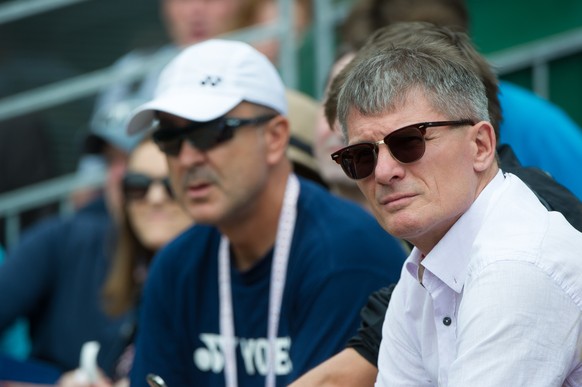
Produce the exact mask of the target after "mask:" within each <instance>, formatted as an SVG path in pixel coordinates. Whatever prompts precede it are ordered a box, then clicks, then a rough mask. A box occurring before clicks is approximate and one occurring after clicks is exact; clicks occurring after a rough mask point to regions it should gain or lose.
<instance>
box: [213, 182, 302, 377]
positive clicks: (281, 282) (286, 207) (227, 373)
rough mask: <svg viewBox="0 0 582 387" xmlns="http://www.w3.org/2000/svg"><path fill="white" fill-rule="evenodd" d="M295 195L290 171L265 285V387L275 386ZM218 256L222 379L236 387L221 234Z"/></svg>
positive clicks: (225, 253)
mask: <svg viewBox="0 0 582 387" xmlns="http://www.w3.org/2000/svg"><path fill="white" fill-rule="evenodd" d="M298 197H299V180H298V179H297V176H295V175H294V174H292V175H290V176H289V179H288V181H287V186H286V187H285V197H284V199H283V207H282V210H281V216H280V217H279V225H278V228H277V236H276V239H275V251H274V253H273V264H272V267H271V282H270V284H269V320H268V328H267V338H268V342H269V349H268V354H267V364H268V373H267V378H266V380H265V386H266V387H275V344H276V340H277V332H278V330H279V318H280V316H281V303H282V300H283V291H284V289H285V280H286V277H287V263H288V261H289V251H290V249H291V241H292V240H293V230H294V229H295V219H296V217H297V199H298ZM218 259H219V272H218V284H219V297H220V335H221V336H222V340H223V352H224V378H225V381H226V387H237V384H238V383H237V370H236V351H235V349H236V340H235V335H234V333H235V332H234V312H233V308H232V290H231V281H230V260H229V241H228V238H226V237H225V236H224V235H223V236H222V238H221V240H220V247H219V251H218Z"/></svg>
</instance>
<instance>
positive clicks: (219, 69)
mask: <svg viewBox="0 0 582 387" xmlns="http://www.w3.org/2000/svg"><path fill="white" fill-rule="evenodd" d="M286 112H287V103H286V100H285V88H284V86H283V84H282V82H281V80H280V78H279V76H278V74H277V71H276V70H275V68H274V67H273V65H272V64H271V63H270V62H269V60H268V59H267V58H266V57H265V56H263V55H262V54H260V53H259V52H257V51H256V50H255V49H253V48H252V47H250V46H249V45H247V44H246V43H241V42H234V41H225V40H210V41H206V42H204V43H200V44H197V45H194V46H191V47H189V48H187V49H185V50H184V51H183V52H182V53H181V54H180V55H178V57H176V58H175V59H174V60H173V61H172V62H171V63H170V64H169V65H168V66H167V67H166V68H165V69H164V71H163V72H162V74H161V77H160V80H159V84H158V88H157V91H156V94H155V97H154V99H153V100H152V101H151V102H149V103H146V104H145V105H143V106H142V107H140V108H138V110H137V111H136V112H134V114H133V116H132V118H131V120H130V122H129V131H130V132H132V133H133V132H137V131H140V130H145V129H148V128H153V137H154V140H155V141H156V143H157V144H158V145H159V147H160V149H162V151H163V152H165V153H166V155H167V160H168V165H169V169H170V177H171V181H172V185H173V189H174V191H175V195H176V197H177V198H178V199H179V200H181V202H182V203H183V205H184V207H185V208H186V209H187V210H188V212H189V213H190V214H191V215H192V217H193V218H194V220H195V222H196V224H197V225H196V226H194V227H193V228H191V229H190V230H188V231H186V232H185V233H184V234H183V235H181V236H180V237H178V239H176V240H175V241H173V242H172V243H170V244H169V245H168V246H167V247H166V248H165V249H164V250H162V251H161V252H160V253H159V255H158V257H157V258H156V259H155V260H154V267H153V268H152V269H151V272H150V275H149V278H148V282H147V285H146V288H145V290H144V296H143V300H142V305H141V307H142V310H141V315H140V320H139V328H138V336H137V342H136V357H135V362H134V367H133V370H132V374H131V385H132V386H142V385H144V386H145V385H147V384H146V376H147V374H149V373H153V374H156V375H158V376H160V377H161V378H163V379H164V380H165V381H166V383H167V385H168V386H170V387H176V386H193V385H198V386H221V385H226V386H263V385H268V386H275V385H286V384H288V383H290V382H291V381H293V380H294V379H295V378H297V377H298V376H299V375H301V374H302V373H304V372H305V371H307V370H308V369H310V368H312V367H314V366H315V365H317V364H318V363H320V362H322V361H323V360H325V359H326V358H328V357H330V356H331V355H333V354H334V353H336V352H337V351H339V350H340V349H342V347H343V345H344V344H345V341H346V340H347V339H348V338H349V337H350V335H352V334H353V333H354V332H355V331H356V329H357V327H358V312H359V310H360V308H361V307H362V306H363V305H364V303H365V301H366V299H367V295H368V294H369V293H370V292H371V291H373V290H375V289H377V288H379V287H381V286H383V285H385V284H387V283H390V282H391V281H393V280H395V279H397V278H398V276H399V271H400V269H401V265H402V262H403V259H404V253H403V251H402V249H401V245H400V243H399V242H398V241H397V240H395V239H393V238H392V237H390V236H387V235H386V233H384V232H383V231H382V229H381V228H380V227H379V226H378V225H377V223H376V222H375V221H374V220H373V218H372V217H371V216H369V215H368V214H367V213H366V212H364V211H363V210H361V209H360V208H359V207H358V206H356V205H354V204H350V203H348V202H346V201H343V200H341V199H338V198H336V197H333V196H331V195H330V194H329V193H327V192H326V191H325V190H323V189H322V188H320V187H319V186H318V185H316V184H314V183H311V182H309V181H306V180H302V179H299V178H297V176H296V175H294V174H293V173H292V168H291V163H290V161H289V160H288V158H287V156H286V148H287V145H288V141H289V124H288V121H287V118H286V117H285V115H286Z"/></svg>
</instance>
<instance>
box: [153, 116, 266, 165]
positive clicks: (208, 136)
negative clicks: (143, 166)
mask: <svg viewBox="0 0 582 387" xmlns="http://www.w3.org/2000/svg"><path fill="white" fill-rule="evenodd" d="M274 117H275V115H272V114H271V115H265V116H259V117H255V118H233V117H220V118H218V119H216V120H212V121H208V122H195V123H193V124H190V125H188V126H185V127H182V128H168V129H166V128H164V129H159V130H157V131H156V132H154V133H153V135H152V137H153V139H154V142H155V143H156V144H157V145H158V147H159V148H160V150H161V151H162V152H164V153H165V154H167V155H168V156H178V155H179V154H180V150H181V149H182V143H183V141H184V140H187V141H188V142H189V143H190V145H192V146H193V147H195V148H196V149H198V150H201V151H207V150H209V149H211V148H213V147H215V146H216V145H218V144H220V143H223V142H225V141H228V140H230V139H231V138H232V137H233V136H234V132H235V130H236V129H238V128H240V127H242V126H246V125H258V124H262V123H265V122H267V121H269V120H271V119H273V118H274Z"/></svg>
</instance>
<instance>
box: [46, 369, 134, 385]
mask: <svg viewBox="0 0 582 387" xmlns="http://www.w3.org/2000/svg"><path fill="white" fill-rule="evenodd" d="M56 385H57V387H116V386H118V384H115V385H114V384H112V383H111V380H109V378H107V377H106V376H105V374H103V372H102V371H101V370H99V371H98V373H97V378H96V380H94V381H91V380H90V378H89V377H88V376H87V374H86V373H84V372H83V370H81V369H80V368H77V369H76V370H73V371H69V372H65V373H64V374H62V375H61V377H60V378H59V380H58V381H57V383H56ZM119 386H123V385H119Z"/></svg>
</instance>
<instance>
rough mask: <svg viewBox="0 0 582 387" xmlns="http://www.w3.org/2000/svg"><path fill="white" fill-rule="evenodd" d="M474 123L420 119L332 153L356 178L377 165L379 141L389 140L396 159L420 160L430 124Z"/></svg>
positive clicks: (346, 171)
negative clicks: (378, 138) (386, 133)
mask: <svg viewBox="0 0 582 387" xmlns="http://www.w3.org/2000/svg"><path fill="white" fill-rule="evenodd" d="M461 125H474V123H473V121H472V120H458V121H436V122H421V123H419V124H414V125H409V126H405V127H404V128H400V129H397V130H395V131H393V132H392V133H390V134H389V135H387V136H386V137H384V139H382V140H380V141H376V142H362V143H359V144H354V145H350V146H347V147H345V148H342V149H340V150H338V151H337V152H334V153H332V154H331V158H332V159H333V160H334V161H335V162H336V163H338V164H339V165H341V167H342V169H343V170H344V172H345V174H346V175H347V176H348V177H349V178H350V179H354V180H359V179H364V178H366V177H368V176H370V175H371V174H372V173H373V172H374V169H376V162H377V161H378V145H380V144H386V146H387V147H388V151H390V154H391V155H392V157H394V159H396V160H397V161H399V162H401V163H404V164H407V163H413V162H415V161H418V160H420V159H421V158H422V156H423V155H424V151H425V150H426V141H425V139H424V136H425V134H426V129H427V128H432V127H435V126H461Z"/></svg>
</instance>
